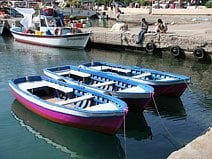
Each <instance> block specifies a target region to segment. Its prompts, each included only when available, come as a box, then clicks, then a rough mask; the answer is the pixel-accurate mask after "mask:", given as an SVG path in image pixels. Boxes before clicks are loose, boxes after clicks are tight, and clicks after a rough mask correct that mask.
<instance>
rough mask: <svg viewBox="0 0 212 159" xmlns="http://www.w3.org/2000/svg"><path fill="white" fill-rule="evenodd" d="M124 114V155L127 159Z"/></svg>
mask: <svg viewBox="0 0 212 159" xmlns="http://www.w3.org/2000/svg"><path fill="white" fill-rule="evenodd" d="M125 120H126V114H125V115H124V153H125V156H126V157H125V159H127V139H126V121H125Z"/></svg>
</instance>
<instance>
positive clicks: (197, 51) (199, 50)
mask: <svg viewBox="0 0 212 159" xmlns="http://www.w3.org/2000/svg"><path fill="white" fill-rule="evenodd" d="M193 53H194V56H195V57H196V58H197V59H203V58H204V57H205V50H204V49H203V48H201V47H199V48H196V49H195V50H194V52H193Z"/></svg>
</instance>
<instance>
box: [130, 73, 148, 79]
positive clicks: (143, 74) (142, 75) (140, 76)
mask: <svg viewBox="0 0 212 159" xmlns="http://www.w3.org/2000/svg"><path fill="white" fill-rule="evenodd" d="M147 76H151V73H150V72H144V73H142V74H139V75H136V76H132V78H142V77H147Z"/></svg>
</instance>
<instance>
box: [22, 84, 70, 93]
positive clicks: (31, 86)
mask: <svg viewBox="0 0 212 159" xmlns="http://www.w3.org/2000/svg"><path fill="white" fill-rule="evenodd" d="M46 86H47V87H51V88H55V89H58V90H60V91H61V92H64V93H70V92H73V89H72V88H70V87H64V86H62V85H58V84H55V83H51V82H47V81H36V82H25V83H21V84H19V87H20V88H22V89H23V90H25V91H27V90H29V89H37V88H42V87H46Z"/></svg>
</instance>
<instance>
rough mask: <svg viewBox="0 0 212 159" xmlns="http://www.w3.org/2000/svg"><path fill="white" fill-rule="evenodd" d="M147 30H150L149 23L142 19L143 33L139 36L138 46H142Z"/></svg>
mask: <svg viewBox="0 0 212 159" xmlns="http://www.w3.org/2000/svg"><path fill="white" fill-rule="evenodd" d="M147 30H148V23H147V21H146V19H145V18H142V19H141V31H140V32H139V34H138V41H137V42H136V44H140V43H141V42H142V41H143V38H144V34H145V33H146V32H147Z"/></svg>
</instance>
